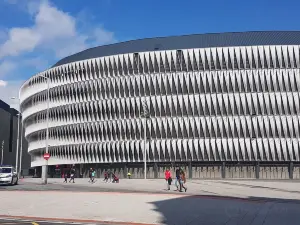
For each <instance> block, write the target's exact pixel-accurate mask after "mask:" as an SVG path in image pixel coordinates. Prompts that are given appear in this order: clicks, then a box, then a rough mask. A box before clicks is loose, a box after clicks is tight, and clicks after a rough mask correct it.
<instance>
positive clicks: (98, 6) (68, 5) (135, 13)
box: [0, 0, 300, 104]
mask: <svg viewBox="0 0 300 225" xmlns="http://www.w3.org/2000/svg"><path fill="white" fill-rule="evenodd" d="M299 6H300V2H299V1H296V0H287V1H283V0H281V1H279V0H273V1H271V0H265V1H264V0H251V1H241V0H232V1H230V0H227V1H225V0H215V1H214V0H211V1H200V0H190V1H189V0H186V1H180V0H173V1H168V0H165V1H163V0H151V1H150V0H149V1H148V0H85V1H84V0H1V1H0V21H1V22H0V99H3V100H4V101H7V102H8V103H10V104H14V102H11V101H10V100H9V96H16V95H17V94H18V88H19V86H20V84H21V83H22V82H24V80H26V79H28V78H29V77H30V76H32V75H33V74H35V73H37V72H39V71H42V70H45V69H47V68H48V67H49V66H51V65H53V64H54V63H55V62H56V61H58V60H59V59H61V58H62V57H65V56H67V55H69V54H72V53H75V52H78V51H81V50H84V49H86V48H89V47H93V46H97V45H103V44H109V43H113V42H119V41H126V40H130V39H138V38H145V37H156V36H169V35H182V34H193V33H212V32H230V31H234V32H238V31H257V30H300V24H299V17H298V14H299V13H298V11H299Z"/></svg>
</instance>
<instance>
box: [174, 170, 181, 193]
mask: <svg viewBox="0 0 300 225" xmlns="http://www.w3.org/2000/svg"><path fill="white" fill-rule="evenodd" d="M175 175H176V180H175V186H176V190H177V191H179V190H180V187H179V186H180V168H177V169H176V171H175Z"/></svg>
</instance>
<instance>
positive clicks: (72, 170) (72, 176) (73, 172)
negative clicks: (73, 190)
mask: <svg viewBox="0 0 300 225" xmlns="http://www.w3.org/2000/svg"><path fill="white" fill-rule="evenodd" d="M70 174H71V179H70V180H69V183H71V181H73V183H75V168H72V169H71V172H70Z"/></svg>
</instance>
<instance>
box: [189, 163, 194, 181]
mask: <svg viewBox="0 0 300 225" xmlns="http://www.w3.org/2000/svg"><path fill="white" fill-rule="evenodd" d="M192 178H193V169H192V161H189V179H192Z"/></svg>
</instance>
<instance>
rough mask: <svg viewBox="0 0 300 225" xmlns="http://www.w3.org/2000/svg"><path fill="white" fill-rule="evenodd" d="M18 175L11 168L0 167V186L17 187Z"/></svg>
mask: <svg viewBox="0 0 300 225" xmlns="http://www.w3.org/2000/svg"><path fill="white" fill-rule="evenodd" d="M18 181H19V177H18V173H17V171H16V169H15V168H14V167H13V166H3V165H0V184H10V185H17V184H18Z"/></svg>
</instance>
